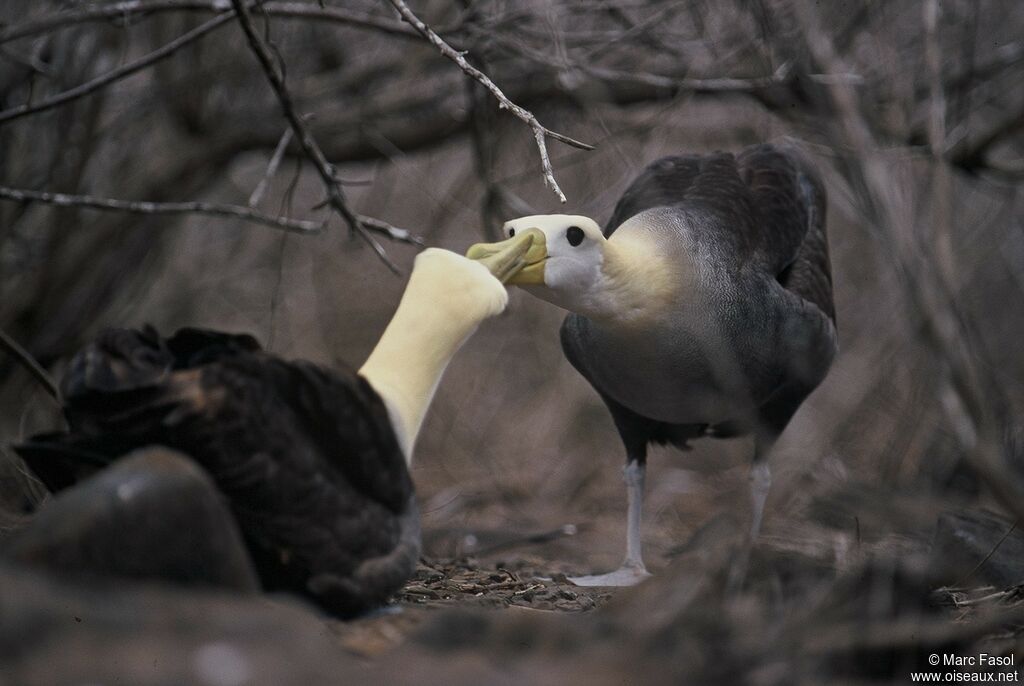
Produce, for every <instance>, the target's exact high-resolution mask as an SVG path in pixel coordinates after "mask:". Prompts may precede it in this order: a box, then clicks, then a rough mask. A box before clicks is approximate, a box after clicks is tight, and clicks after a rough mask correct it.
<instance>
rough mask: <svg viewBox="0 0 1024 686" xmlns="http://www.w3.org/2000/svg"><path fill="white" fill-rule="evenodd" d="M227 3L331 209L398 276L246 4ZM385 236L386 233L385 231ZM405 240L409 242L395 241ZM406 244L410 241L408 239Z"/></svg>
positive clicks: (236, 1) (395, 266) (395, 267)
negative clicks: (340, 179)
mask: <svg viewBox="0 0 1024 686" xmlns="http://www.w3.org/2000/svg"><path fill="white" fill-rule="evenodd" d="M231 4H232V5H233V6H234V8H235V13H236V14H237V15H238V23H239V25H240V26H241V27H242V31H243V32H244V33H245V36H246V38H247V39H248V41H249V46H250V47H251V48H252V51H253V53H255V55H256V58H257V59H258V60H259V63H260V66H261V67H263V73H264V74H266V76H267V80H268V81H270V86H271V87H272V88H273V89H274V93H275V95H277V99H278V101H279V102H280V103H281V109H282V110H283V111H284V116H285V118H286V119H287V120H288V123H289V124H291V127H292V129H293V130H294V131H295V135H296V137H297V138H298V139H299V144H300V145H301V146H302V151H303V153H305V155H306V157H308V158H309V160H310V161H311V162H312V163H313V166H314V167H316V170H317V173H318V174H320V178H321V179H322V180H323V182H324V186H325V187H326V188H327V195H328V198H329V199H330V201H331V207H333V208H334V209H335V211H337V213H338V214H340V215H341V217H342V218H343V219H344V220H345V222H346V223H347V224H348V226H349V228H350V229H351V230H352V231H354V232H355V233H356V235H358V236H359V237H360V238H362V239H363V240H364V241H366V243H367V244H368V245H369V246H370V247H371V248H372V249H373V251H374V252H375V253H377V256H378V257H379V258H380V259H381V260H382V261H383V262H384V264H385V265H387V267H388V269H390V270H391V271H392V272H394V273H395V274H400V273H401V271H400V270H399V269H398V266H397V265H395V263H394V262H392V261H391V258H390V257H388V255H387V253H386V252H385V251H384V247H383V246H382V245H381V244H380V243H378V242H377V240H376V239H374V237H373V236H371V235H370V233H369V231H368V229H369V228H374V229H377V230H381V229H380V227H376V226H375V227H371V226H370V225H369V224H366V223H364V222H363V221H362V220H361V219H360V217H359V215H357V214H356V213H355V212H353V211H352V210H351V209H350V208H349V206H348V204H347V203H346V201H345V195H344V192H343V191H342V189H341V184H340V183H339V182H338V179H337V177H336V176H335V173H334V165H332V164H331V163H330V162H328V161H327V157H326V156H325V155H324V152H323V150H321V149H320V146H319V145H318V144H317V142H316V139H314V138H313V134H312V133H310V131H309V129H308V128H307V127H306V123H305V122H304V121H303V119H302V117H301V116H299V114H298V112H297V111H296V110H295V105H294V104H293V102H292V96H291V93H290V92H289V91H288V87H287V86H286V85H285V82H284V77H283V76H282V75H281V73H280V72H279V71H278V70H277V68H276V67H275V66H274V58H273V56H272V55H271V54H270V49H269V48H268V47H267V44H266V42H265V41H264V40H263V38H262V37H261V36H260V35H259V34H258V33H257V32H256V29H255V28H254V27H253V25H252V17H251V16H250V15H249V8H248V7H246V3H244V2H242V0H231ZM385 233H387V234H388V235H389V236H391V233H390V232H387V231H385ZM399 240H409V239H399ZM409 242H414V241H411V240H409Z"/></svg>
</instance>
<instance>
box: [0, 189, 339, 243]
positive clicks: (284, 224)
mask: <svg viewBox="0 0 1024 686" xmlns="http://www.w3.org/2000/svg"><path fill="white" fill-rule="evenodd" d="M0 200H13V201H15V202H42V203H46V204H47V205H56V206H57V207H85V208H89V209H93V210H107V211H115V212H130V213H133V214H205V215H212V216H218V217H232V218H235V219H244V220H246V221H250V222H253V223H256V224H262V225H263V226H269V227H271V228H274V229H281V230H283V231H291V232H293V233H303V234H318V233H320V232H321V231H322V230H323V225H322V224H321V223H319V222H312V221H305V220H302V219H289V218H287V217H274V216H271V215H269V214H265V213H263V212H260V211H258V210H254V209H252V208H251V207H242V206H241V205H227V204H222V203H213V202H146V201H142V200H115V199H112V198H97V197H94V196H91V195H67V194H65V193H50V192H47V191H33V190H25V189H19V188H8V187H6V186H0Z"/></svg>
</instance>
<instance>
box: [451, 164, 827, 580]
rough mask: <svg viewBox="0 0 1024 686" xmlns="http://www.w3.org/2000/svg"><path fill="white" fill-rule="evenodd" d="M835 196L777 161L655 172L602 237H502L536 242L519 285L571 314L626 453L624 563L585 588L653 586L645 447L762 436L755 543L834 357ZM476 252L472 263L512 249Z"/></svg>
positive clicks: (757, 448) (579, 362) (588, 223)
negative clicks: (777, 473) (830, 230)
mask: <svg viewBox="0 0 1024 686" xmlns="http://www.w3.org/2000/svg"><path fill="white" fill-rule="evenodd" d="M825 202H826V200H825V191H824V189H823V187H822V185H821V183H820V182H819V181H818V179H817V177H816V175H815V173H814V172H813V171H812V170H811V168H810V167H809V166H808V165H807V163H806V162H804V161H802V160H801V159H799V158H798V157H797V156H795V155H794V154H793V153H791V152H788V151H786V150H783V149H779V148H777V147H774V146H771V145H758V146H753V147H749V148H746V149H744V150H743V151H742V152H740V153H739V154H737V155H735V156H734V155H732V154H728V153H715V154H711V155H680V156H672V157H665V158H662V159H660V160H657V161H655V162H653V163H652V164H651V165H650V166H648V167H647V168H646V169H645V170H644V171H643V172H641V173H640V175H639V176H638V177H637V178H636V179H635V180H634V181H633V183H632V184H631V185H630V186H629V188H627V189H626V192H625V193H624V194H623V196H622V197H621V198H620V199H619V201H618V204H617V205H616V207H615V211H614V212H613V214H612V217H611V219H609V220H608V222H607V224H606V225H605V228H604V231H603V232H602V231H601V229H600V228H599V227H598V225H597V224H596V223H595V222H594V221H593V220H592V219H589V218H587V217H582V216H573V215H537V216H530V217H522V218H520V219H515V220H513V221H509V222H507V223H506V224H505V227H504V231H505V233H506V235H507V236H509V237H510V238H509V239H508V241H515V240H517V239H519V238H520V237H521V236H523V235H524V234H532V235H534V236H535V238H534V241H533V244H532V246H531V248H530V250H529V252H528V253H527V256H526V259H527V262H528V265H527V267H526V268H525V269H523V270H522V271H520V272H519V273H518V274H516V276H514V277H513V278H512V279H511V280H510V283H514V284H517V285H519V286H520V287H522V288H523V289H525V290H527V291H528V292H530V293H531V294H533V295H535V296H536V297H538V298H542V299H544V300H547V301H549V302H551V303H553V304H555V305H558V306H560V307H562V308H564V309H566V310H569V312H570V314H569V315H568V316H567V317H566V318H565V321H564V322H563V324H562V329H561V339H562V348H563V350H564V352H565V356H566V357H567V358H568V359H569V362H571V363H572V365H573V366H574V367H575V368H576V369H577V370H578V371H579V372H580V373H581V374H582V375H583V376H584V377H585V378H586V379H587V380H588V381H589V382H590V383H591V385H592V386H593V387H594V389H595V390H596V391H597V392H598V394H599V395H600V396H601V398H602V399H603V400H604V402H605V403H606V404H607V406H608V409H609V410H610V411H611V414H612V418H613V419H614V421H615V426H616V428H617V429H618V431H619V434H620V436H621V438H622V442H623V443H624V444H625V448H626V467H625V469H624V476H625V481H626V486H627V494H628V518H627V519H628V521H627V537H626V540H627V543H626V557H625V561H624V563H623V565H622V567H621V568H620V569H619V570H618V571H616V572H612V573H609V574H602V575H596V576H586V577H578V578H576V579H574V581H575V582H576V583H578V584H581V585H627V584H631V583H636V582H637V581H639V580H640V579H642V578H644V577H645V576H647V575H648V573H647V570H646V567H645V566H644V562H643V556H642V553H641V545H640V519H641V511H642V502H643V491H644V473H645V462H646V459H647V446H648V444H650V443H656V444H665V443H670V444H673V445H675V446H677V447H679V448H682V449H686V448H687V447H688V441H689V440H691V439H695V438H699V437H702V436H713V437H732V436H739V435H752V436H753V440H754V457H753V466H752V468H751V471H750V479H751V497H752V509H753V522H752V526H751V531H750V535H751V539H753V538H754V537H756V536H757V533H758V531H759V529H760V525H761V516H762V513H763V510H764V503H765V500H766V498H767V494H768V490H769V488H770V483H771V474H770V471H769V468H768V463H767V461H766V459H765V458H766V455H767V453H768V452H769V450H770V449H771V447H772V445H773V444H774V442H775V440H776V438H777V437H778V436H779V434H780V433H781V432H782V430H783V429H784V428H785V427H786V424H787V423H788V422H789V420H790V418H791V417H792V416H793V414H794V412H796V410H797V408H798V407H799V406H800V404H801V403H802V402H803V400H804V398H806V397H807V395H808V394H809V393H810V392H811V391H812V390H814V388H815V387H816V386H817V385H818V384H819V383H820V382H821V380H822V379H823V378H824V377H825V374H826V372H827V371H828V369H829V366H830V365H831V362H832V358H833V357H834V355H835V352H836V345H837V344H836V329H835V313H834V309H833V304H832V277H831V271H830V268H829V258H828V242H827V239H826V235H825ZM508 241H505V242H502V243H496V244H478V245H475V246H473V247H472V248H470V251H469V252H468V253H467V255H468V256H469V257H472V258H481V257H487V256H489V255H492V254H495V253H496V252H497V251H500V250H503V249H506V248H507V243H508Z"/></svg>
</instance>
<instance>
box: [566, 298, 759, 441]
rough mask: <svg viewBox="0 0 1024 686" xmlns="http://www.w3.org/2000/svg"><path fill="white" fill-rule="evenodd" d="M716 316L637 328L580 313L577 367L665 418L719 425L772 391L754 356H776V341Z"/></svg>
mask: <svg viewBox="0 0 1024 686" xmlns="http://www.w3.org/2000/svg"><path fill="white" fill-rule="evenodd" d="M716 322H717V320H716V319H715V318H713V317H708V316H703V317H701V316H690V317H679V318H676V319H673V320H665V321H660V322H655V323H653V324H651V323H649V324H648V325H647V326H645V327H643V328H638V329H631V328H628V327H613V326H602V325H600V324H595V323H593V322H591V321H590V320H586V319H583V318H579V320H578V321H577V322H575V323H574V324H572V325H570V326H571V328H572V329H574V331H573V333H572V337H573V338H574V339H575V341H574V343H573V345H575V346H576V350H575V351H574V355H575V357H576V359H577V360H578V362H579V364H578V366H580V367H581V371H582V372H583V373H584V375H585V376H587V378H588V379H590V381H591V383H592V384H593V385H594V386H595V387H596V388H597V389H598V390H600V391H601V392H602V393H604V394H606V395H608V396H610V397H611V398H612V399H614V400H615V401H616V402H618V403H620V404H622V405H624V406H625V407H627V408H629V409H630V410H632V411H634V412H636V413H638V414H640V415H643V416H645V417H649V418H651V419H655V420H658V421H662V422H668V423H673V424H698V423H699V424H705V423H706V424H716V423H719V422H724V421H730V420H736V419H737V418H739V417H743V416H748V415H750V414H751V413H752V412H753V411H754V410H755V408H757V407H758V405H759V404H760V403H761V402H763V400H764V398H765V397H766V395H767V394H768V393H770V391H771V386H772V384H773V381H772V379H770V378H768V377H769V376H770V375H769V374H767V373H763V372H764V371H765V370H764V366H763V365H758V364H754V365H751V364H750V362H751V359H752V358H753V357H760V356H761V355H763V356H764V357H765V358H766V359H767V358H770V357H772V355H773V351H772V350H771V348H772V347H773V346H774V342H773V341H772V340H771V338H770V336H768V335H767V333H765V334H764V335H762V334H761V332H759V331H758V330H756V328H755V329H754V330H748V331H747V332H745V333H744V335H742V336H738V335H737V334H736V332H735V331H734V330H732V329H730V328H729V327H726V326H724V325H719V324H717V323H716ZM759 339H760V340H759ZM759 347H760V348H762V350H760V354H759V351H758V348H759Z"/></svg>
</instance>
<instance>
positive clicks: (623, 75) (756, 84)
mask: <svg viewBox="0 0 1024 686" xmlns="http://www.w3.org/2000/svg"><path fill="white" fill-rule="evenodd" d="M580 68H581V70H582V71H584V72H586V73H587V74H590V75H591V76H593V77H595V78H598V79H601V80H603V81H616V82H620V83H639V84H643V85H645V86H654V87H655V88H670V89H675V90H682V91H692V92H695V93H745V92H749V91H756V90H761V89H764V88H769V87H771V86H779V85H783V84H785V83H786V80H787V79H788V78H789V75H790V73H791V71H792V64H791V63H789V62H783V63H782V64H781V65H779V68H778V69H776V70H775V73H773V74H772V75H771V76H760V77H754V78H731V77H723V78H708V79H689V78H677V77H674V76H662V75H660V74H647V73H644V72H631V71H621V70H618V69H605V68H603V67H593V66H581V67H580Z"/></svg>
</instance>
